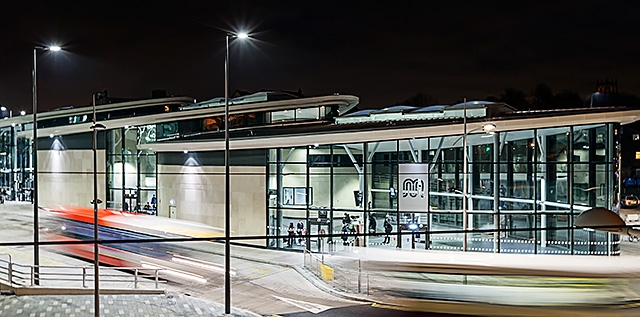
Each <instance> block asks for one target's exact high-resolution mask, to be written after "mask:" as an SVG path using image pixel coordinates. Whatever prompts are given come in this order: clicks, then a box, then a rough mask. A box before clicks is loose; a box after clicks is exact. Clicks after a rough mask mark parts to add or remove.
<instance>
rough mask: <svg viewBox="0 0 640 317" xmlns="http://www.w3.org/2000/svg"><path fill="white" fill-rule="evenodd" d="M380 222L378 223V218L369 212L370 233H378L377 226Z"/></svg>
mask: <svg viewBox="0 0 640 317" xmlns="http://www.w3.org/2000/svg"><path fill="white" fill-rule="evenodd" d="M377 226H378V224H377V223H376V218H375V217H374V216H373V214H369V233H376V227H377Z"/></svg>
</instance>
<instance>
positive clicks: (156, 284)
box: [156, 269, 158, 289]
mask: <svg viewBox="0 0 640 317" xmlns="http://www.w3.org/2000/svg"><path fill="white" fill-rule="evenodd" d="M156 289H158V270H157V269H156Z"/></svg>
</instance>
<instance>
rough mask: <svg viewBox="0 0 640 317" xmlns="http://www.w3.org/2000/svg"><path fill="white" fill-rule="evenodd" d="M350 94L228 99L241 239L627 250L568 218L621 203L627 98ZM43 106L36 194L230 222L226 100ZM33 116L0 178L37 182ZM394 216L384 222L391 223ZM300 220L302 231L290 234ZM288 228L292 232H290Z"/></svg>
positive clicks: (280, 243) (57, 201) (8, 143)
mask: <svg viewBox="0 0 640 317" xmlns="http://www.w3.org/2000/svg"><path fill="white" fill-rule="evenodd" d="M357 104H358V98H357V97H355V96H349V95H339V94H335V95H330V96H320V97H301V96H295V95H292V94H287V93H275V92H262V93H257V94H253V95H248V96H242V97H238V98H234V99H232V100H230V112H229V123H230V132H229V138H230V139H229V144H230V160H229V165H230V184H229V189H230V201H229V204H230V211H231V218H230V221H231V230H232V236H233V237H235V238H236V241H237V242H240V243H245V244H249V245H256V246H261V247H268V248H294V249H302V248H309V249H311V250H313V251H323V250H324V248H328V247H332V248H337V247H381V248H396V247H399V248H407V249H410V248H422V249H432V250H450V251H473V252H502V253H532V254H576V255H578V254H589V255H616V254H618V253H619V248H618V243H619V237H617V236H616V235H612V234H607V233H601V232H595V231H588V230H584V229H577V228H574V227H573V220H574V218H575V217H576V216H577V215H579V214H580V212H582V211H584V210H587V209H590V208H593V207H605V208H613V207H612V206H614V205H615V202H616V201H617V199H618V195H619V193H618V192H619V190H618V189H619V188H620V180H619V178H618V177H617V176H618V171H619V169H620V166H619V157H620V153H619V150H618V149H619V140H620V135H619V134H620V133H619V131H620V128H621V127H622V126H623V125H626V124H629V123H632V122H635V121H637V120H638V118H639V116H640V111H639V110H635V109H628V108H618V107H598V108H585V109H567V110H556V111H530V112H521V111H516V110H515V109H513V108H511V107H509V106H508V105H506V104H501V103H490V102H465V103H463V104H457V105H439V106H431V107H425V108H415V107H406V106H395V107H389V108H385V109H378V110H361V111H355V112H354V111H352V110H353V108H354V107H355V106H356V105H357ZM91 112H92V109H91V108H90V107H89V108H78V109H66V110H59V111H53V112H47V113H43V114H40V115H39V118H38V124H37V126H38V142H37V144H38V152H37V154H38V159H37V162H38V167H37V169H36V171H37V173H36V174H37V177H38V188H37V192H38V201H39V204H40V205H41V206H43V207H54V206H56V205H80V206H90V202H91V200H92V199H93V188H92V186H88V184H92V182H93V172H94V168H95V169H96V171H97V175H98V184H99V186H98V192H99V197H100V198H101V199H102V200H103V201H105V203H104V204H103V205H102V207H107V208H113V209H121V210H124V211H128V212H145V213H150V214H154V215H156V216H158V217H167V218H176V219H183V220H191V221H196V222H201V223H205V224H207V225H211V226H215V227H223V226H224V221H225V219H224V214H225V213H224V210H225V193H224V191H225V184H224V183H225V176H226V173H225V163H224V158H225V155H224V154H225V152H224V150H225V137H224V129H225V128H226V127H225V120H224V99H222V98H217V99H212V100H209V101H205V102H200V103H194V102H193V100H192V99H190V98H179V97H172V98H157V99H150V100H144V101H138V102H128V103H119V104H107V105H99V106H97V107H96V113H97V118H98V121H99V122H101V123H103V124H105V125H106V126H107V130H106V131H102V132H100V133H99V134H98V142H97V151H96V155H97V157H98V164H97V166H96V167H94V166H93V138H92V133H91V131H90V129H89V128H90V126H91ZM32 122H33V121H32V118H29V117H14V118H10V119H7V120H3V121H2V124H1V125H0V127H1V128H0V129H1V131H2V132H1V133H2V135H3V137H2V139H1V141H2V144H0V146H2V149H3V152H2V154H3V155H2V158H3V161H2V162H0V163H2V164H3V168H2V172H3V177H2V186H3V188H5V190H6V192H7V197H8V198H9V199H12V200H29V199H31V196H32V191H33V185H32V184H33V177H34V173H33V165H32V162H33V160H32V154H33V153H32V152H33V151H32V148H33V147H32V144H33V143H32V141H33V137H32V135H33V134H32V133H31V131H32V128H33V124H32ZM385 222H388V223H389V224H390V225H391V228H392V230H391V232H390V233H389V234H388V237H387V234H386V233H385V230H384V224H385ZM298 223H300V225H301V226H302V227H303V230H301V231H300V232H301V233H302V235H300V236H296V237H295V239H289V238H288V237H287V236H288V232H287V228H288V227H290V226H294V227H295V228H297V226H298ZM292 240H293V241H292Z"/></svg>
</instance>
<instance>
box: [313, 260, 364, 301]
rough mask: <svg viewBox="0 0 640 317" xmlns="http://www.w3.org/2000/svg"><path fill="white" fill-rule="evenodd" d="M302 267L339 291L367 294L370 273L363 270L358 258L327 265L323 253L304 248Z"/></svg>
mask: <svg viewBox="0 0 640 317" xmlns="http://www.w3.org/2000/svg"><path fill="white" fill-rule="evenodd" d="M304 267H305V269H307V270H309V271H310V272H311V273H313V274H314V275H316V276H317V277H318V278H320V279H322V280H324V282H325V283H327V284H329V285H330V286H332V287H334V288H336V289H338V290H339V291H342V292H348V293H356V294H363V293H364V294H367V295H369V289H370V282H369V280H370V276H371V273H367V272H363V270H362V261H361V260H360V259H357V260H351V261H345V262H341V263H340V264H337V263H332V264H331V265H327V264H326V263H325V262H324V254H322V255H321V256H320V257H319V256H318V255H316V254H315V253H313V252H312V251H310V250H304ZM323 271H324V272H323ZM327 271H329V272H330V273H327ZM328 274H329V275H330V276H327V275H328Z"/></svg>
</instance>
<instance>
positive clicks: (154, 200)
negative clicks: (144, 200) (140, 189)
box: [151, 194, 158, 210]
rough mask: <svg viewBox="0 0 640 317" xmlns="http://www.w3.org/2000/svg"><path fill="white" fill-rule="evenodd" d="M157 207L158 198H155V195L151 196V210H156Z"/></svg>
mask: <svg viewBox="0 0 640 317" xmlns="http://www.w3.org/2000/svg"><path fill="white" fill-rule="evenodd" d="M157 206H158V198H156V194H153V197H151V208H153V210H156V208H157Z"/></svg>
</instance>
